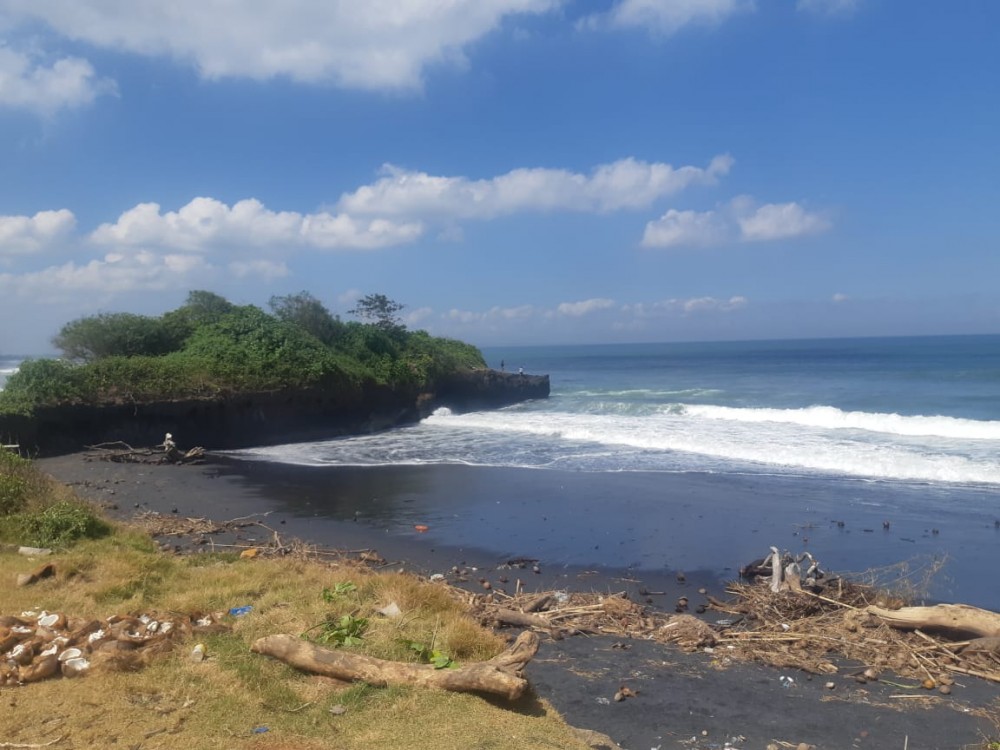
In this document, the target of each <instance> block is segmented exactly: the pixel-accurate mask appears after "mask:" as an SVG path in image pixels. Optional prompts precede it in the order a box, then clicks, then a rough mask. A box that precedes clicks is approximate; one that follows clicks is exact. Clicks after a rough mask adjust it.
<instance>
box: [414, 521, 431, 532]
mask: <svg viewBox="0 0 1000 750" xmlns="http://www.w3.org/2000/svg"><path fill="white" fill-rule="evenodd" d="M413 528H414V529H416V530H417V533H419V534H425V533H427V531H429V530H430V528H431V527H430V526H428V525H426V524H423V523H418V524H416V525H415V526H414V527H413Z"/></svg>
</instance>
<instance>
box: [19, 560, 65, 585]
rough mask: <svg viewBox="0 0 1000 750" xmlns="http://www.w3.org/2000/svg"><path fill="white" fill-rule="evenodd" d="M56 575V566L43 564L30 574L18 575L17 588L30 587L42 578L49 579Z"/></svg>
mask: <svg viewBox="0 0 1000 750" xmlns="http://www.w3.org/2000/svg"><path fill="white" fill-rule="evenodd" d="M55 574H56V566H55V565H53V564H52V563H45V565H42V566H40V567H38V568H35V570H33V571H32V572H30V573H19V574H18V576H17V585H18V586H31V585H33V584H35V583H38V582H39V581H40V580H42V579H43V578H51V577H52V576H54V575H55Z"/></svg>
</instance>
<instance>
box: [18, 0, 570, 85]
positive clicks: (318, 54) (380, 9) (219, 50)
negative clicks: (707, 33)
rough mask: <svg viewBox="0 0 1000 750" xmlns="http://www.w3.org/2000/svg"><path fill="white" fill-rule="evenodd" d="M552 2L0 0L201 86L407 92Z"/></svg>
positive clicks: (23, 14) (28, 18)
mask: <svg viewBox="0 0 1000 750" xmlns="http://www.w3.org/2000/svg"><path fill="white" fill-rule="evenodd" d="M559 4H560V0H447V1H442V0H364V2H353V1H352V0H329V2H316V0H284V2H280V3H278V2H274V1H273V0H242V1H241V2H239V3H235V4H234V3H233V2H232V0H172V1H171V2H169V3H168V2H156V1H155V0H87V1H86V2H65V0H3V2H2V3H0V15H4V14H5V15H6V16H7V18H8V20H9V22H14V21H22V22H32V21H42V22H44V23H46V24H48V25H49V26H50V27H51V28H52V29H54V30H55V31H56V32H57V33H59V34H61V35H63V36H66V37H68V38H70V39H73V40H77V41H83V42H86V43H88V44H92V45H95V46H97V47H102V48H105V49H111V50H116V51H125V52H131V53H135V54H139V55H157V56H169V57H171V58H174V59H175V60H179V61H182V62H185V63H193V64H194V65H195V66H196V67H197V69H198V70H199V72H200V73H201V75H202V76H204V77H205V78H210V79H214V78H224V77H248V78H253V79H258V80H266V79H269V78H274V77H276V76H287V77H289V78H291V79H293V80H296V81H303V82H310V83H313V82H332V83H335V84H338V85H343V86H349V87H357V88H367V89H385V88H390V89H398V88H416V87H419V86H420V84H421V78H422V76H423V73H424V71H425V69H426V68H427V67H428V66H430V65H434V64H441V63H448V64H452V65H462V64H464V63H465V56H464V52H463V50H464V48H465V47H467V46H468V45H469V44H471V43H472V42H474V41H476V40H477V39H480V38H482V37H483V36H485V35H487V34H489V33H490V32H491V31H494V30H495V29H497V28H498V27H499V26H500V25H501V24H502V23H503V21H504V20H505V19H506V18H508V17H516V16H522V15H526V14H537V13H543V12H546V11H548V10H550V9H552V8H554V7H556V6H558V5H559Z"/></svg>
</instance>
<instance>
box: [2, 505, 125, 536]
mask: <svg viewBox="0 0 1000 750" xmlns="http://www.w3.org/2000/svg"><path fill="white" fill-rule="evenodd" d="M17 525H18V526H19V528H20V532H21V535H22V538H23V541H24V542H25V543H26V544H30V545H33V546H35V547H62V546H65V545H67V544H71V543H72V542H75V541H77V540H79V539H98V538H100V537H102V536H107V535H108V534H109V533H111V527H110V526H109V525H108V524H107V523H105V522H104V521H102V520H101V519H100V518H98V517H97V516H95V515H94V513H93V512H92V511H91V510H90V509H89V508H88V507H86V506H85V505H83V504H81V503H74V502H69V501H61V502H58V503H56V504H55V505H50V506H49V507H48V508H46V509H45V510H43V511H41V512H40V513H29V514H23V515H21V516H19V518H18V522H17Z"/></svg>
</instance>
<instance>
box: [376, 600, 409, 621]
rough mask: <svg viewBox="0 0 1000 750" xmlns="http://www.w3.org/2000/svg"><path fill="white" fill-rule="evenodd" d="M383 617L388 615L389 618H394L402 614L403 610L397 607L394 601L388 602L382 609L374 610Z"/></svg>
mask: <svg viewBox="0 0 1000 750" xmlns="http://www.w3.org/2000/svg"><path fill="white" fill-rule="evenodd" d="M375 611H376V612H378V613H379V614H380V615H382V616H383V617H388V618H389V619H390V620H396V619H399V618H400V617H402V616H403V611H402V610H401V609H400V608H399V605H398V604H396V602H389V603H388V604H387V605H386V606H384V607H382V609H378V610H375Z"/></svg>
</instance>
